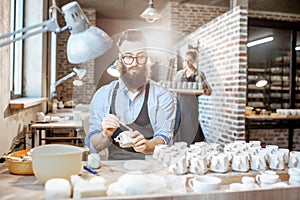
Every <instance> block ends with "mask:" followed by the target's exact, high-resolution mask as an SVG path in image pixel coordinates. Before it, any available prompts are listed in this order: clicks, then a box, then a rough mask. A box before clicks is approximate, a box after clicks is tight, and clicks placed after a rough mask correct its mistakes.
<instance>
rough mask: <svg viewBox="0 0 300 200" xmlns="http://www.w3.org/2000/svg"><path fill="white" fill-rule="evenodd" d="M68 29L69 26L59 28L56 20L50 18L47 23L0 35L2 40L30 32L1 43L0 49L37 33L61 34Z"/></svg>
mask: <svg viewBox="0 0 300 200" xmlns="http://www.w3.org/2000/svg"><path fill="white" fill-rule="evenodd" d="M38 28H39V29H38ZM35 29H36V30H35ZM70 29H71V28H70V27H69V26H65V27H63V28H60V27H59V25H58V23H57V19H56V18H51V19H49V20H47V21H43V22H42V23H39V24H35V25H32V26H28V27H24V28H22V29H19V30H16V31H14V32H11V33H7V34H4V35H1V36H0V39H4V38H8V37H11V36H14V35H16V34H20V33H24V32H27V31H31V32H29V33H25V34H23V35H21V36H19V37H15V38H13V39H10V40H6V41H4V42H1V43H0V47H2V46H5V45H8V44H10V43H13V42H16V41H18V40H23V39H25V38H28V37H31V36H33V35H37V34H39V33H43V32H46V31H51V32H55V33H56V34H57V33H62V32H64V31H67V30H70Z"/></svg>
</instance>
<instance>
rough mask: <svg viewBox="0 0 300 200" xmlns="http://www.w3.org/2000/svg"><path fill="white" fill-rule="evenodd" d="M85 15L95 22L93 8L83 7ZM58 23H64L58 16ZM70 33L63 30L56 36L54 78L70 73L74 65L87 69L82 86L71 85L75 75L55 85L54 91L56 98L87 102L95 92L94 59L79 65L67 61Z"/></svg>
mask: <svg viewBox="0 0 300 200" xmlns="http://www.w3.org/2000/svg"><path fill="white" fill-rule="evenodd" d="M83 11H84V13H85V15H86V16H87V18H88V19H89V21H90V24H91V25H95V24H96V10H95V9H90V8H88V9H83ZM59 23H60V24H61V26H62V25H63V23H64V19H63V18H60V19H59ZM69 35H70V33H69V32H64V33H62V34H59V35H58V37H57V68H56V79H57V80H58V79H60V78H62V77H64V76H65V75H67V74H68V73H70V72H71V71H72V69H73V68H74V67H78V68H83V69H86V70H87V73H86V75H85V76H84V77H83V79H82V81H83V85H82V86H73V81H74V80H75V79H76V77H75V76H74V77H72V78H70V79H68V80H66V81H65V82H63V83H62V84H61V85H59V86H57V88H56V93H57V98H58V99H59V100H62V101H69V100H73V101H74V102H75V103H83V104H89V103H90V101H91V98H92V97H93V94H94V92H95V84H94V70H95V69H94V67H95V61H94V60H91V61H88V62H85V63H82V64H79V65H74V64H71V63H69V62H68V59H67V53H66V50H67V41H68V38H69Z"/></svg>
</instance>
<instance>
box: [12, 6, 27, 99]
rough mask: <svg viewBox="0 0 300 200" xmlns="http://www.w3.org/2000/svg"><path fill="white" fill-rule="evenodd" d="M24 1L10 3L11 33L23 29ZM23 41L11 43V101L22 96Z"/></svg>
mask: <svg viewBox="0 0 300 200" xmlns="http://www.w3.org/2000/svg"><path fill="white" fill-rule="evenodd" d="M24 7H25V5H24V1H23V0H12V1H11V32H14V31H16V30H19V29H22V28H23V27H24ZM21 35H22V33H20V34H16V35H14V36H11V39H13V38H15V37H18V36H21ZM23 51H24V45H23V41H22V40H20V41H16V42H13V43H11V48H10V96H11V99H16V98H20V97H22V96H23V70H24V69H23V61H24V58H23V56H24V54H23Z"/></svg>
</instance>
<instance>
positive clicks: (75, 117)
mask: <svg viewBox="0 0 300 200" xmlns="http://www.w3.org/2000/svg"><path fill="white" fill-rule="evenodd" d="M73 120H74V121H81V111H79V110H74V111H73Z"/></svg>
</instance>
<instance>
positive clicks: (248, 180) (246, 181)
mask: <svg viewBox="0 0 300 200" xmlns="http://www.w3.org/2000/svg"><path fill="white" fill-rule="evenodd" d="M242 184H243V188H244V189H253V188H254V187H255V179H254V178H253V177H250V176H244V177H243V178H242Z"/></svg>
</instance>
